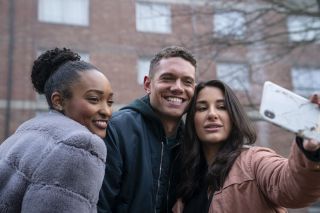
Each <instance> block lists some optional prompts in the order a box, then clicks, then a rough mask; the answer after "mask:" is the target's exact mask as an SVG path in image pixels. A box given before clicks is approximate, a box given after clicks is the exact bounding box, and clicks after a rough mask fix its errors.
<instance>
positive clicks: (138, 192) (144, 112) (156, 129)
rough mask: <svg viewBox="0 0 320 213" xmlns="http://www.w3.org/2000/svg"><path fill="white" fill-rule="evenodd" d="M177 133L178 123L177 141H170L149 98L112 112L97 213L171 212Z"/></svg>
mask: <svg viewBox="0 0 320 213" xmlns="http://www.w3.org/2000/svg"><path fill="white" fill-rule="evenodd" d="M181 129H182V122H181V124H180V125H179V128H178V131H177V138H176V141H175V143H174V144H171V143H168V140H167V138H166V136H165V132H164V128H163V126H162V123H161V122H160V120H159V118H158V117H157V115H156V114H155V113H154V111H153V110H152V108H151V106H150V102H149V98H148V96H145V97H143V98H141V99H137V100H135V101H134V102H133V103H131V104H130V105H128V106H127V107H124V108H122V109H121V110H120V111H118V112H116V113H114V115H113V116H112V118H111V120H110V122H109V124H108V129H107V137H106V139H105V143H106V145H107V152H108V153H107V156H108V157H107V162H106V172H105V177H104V181H103V185H102V189H101V191H100V197H99V202H98V212H100V213H102V212H113V213H135V212H137V213H158V212H161V213H163V212H171V207H172V205H173V202H174V201H175V195H174V191H175V190H174V189H173V188H174V187H175V183H173V182H172V181H171V180H170V177H171V174H172V172H173V164H174V162H175V158H176V156H175V155H176V153H177V151H178V150H177V149H178V145H179V142H178V141H179V140H180V138H181V133H182V131H181ZM169 188H170V190H169Z"/></svg>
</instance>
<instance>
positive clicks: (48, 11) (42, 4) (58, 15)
mask: <svg viewBox="0 0 320 213" xmlns="http://www.w3.org/2000/svg"><path fill="white" fill-rule="evenodd" d="M61 8H62V0H55V1H52V0H39V1H38V19H39V21H44V22H53V23H59V22H61V21H62V10H61Z"/></svg>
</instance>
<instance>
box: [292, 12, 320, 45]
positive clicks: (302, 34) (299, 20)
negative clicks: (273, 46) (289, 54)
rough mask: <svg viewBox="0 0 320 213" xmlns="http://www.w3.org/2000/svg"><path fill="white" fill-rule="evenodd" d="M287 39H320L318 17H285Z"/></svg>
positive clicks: (319, 20)
mask: <svg viewBox="0 0 320 213" xmlns="http://www.w3.org/2000/svg"><path fill="white" fill-rule="evenodd" d="M287 27H288V33H289V40H290V41H292V42H303V41H312V40H314V39H315V40H319V39H320V18H316V17H310V16H289V17H288V18H287Z"/></svg>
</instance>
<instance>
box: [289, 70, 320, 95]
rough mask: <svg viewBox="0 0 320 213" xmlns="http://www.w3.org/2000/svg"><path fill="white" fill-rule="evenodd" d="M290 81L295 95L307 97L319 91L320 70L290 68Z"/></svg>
mask: <svg viewBox="0 0 320 213" xmlns="http://www.w3.org/2000/svg"><path fill="white" fill-rule="evenodd" d="M291 80H292V85H293V90H294V92H295V93H297V94H300V95H302V96H305V97H309V96H310V95H311V94H312V93H313V92H318V91H320V85H319V82H320V68H308V67H299V68H292V69H291Z"/></svg>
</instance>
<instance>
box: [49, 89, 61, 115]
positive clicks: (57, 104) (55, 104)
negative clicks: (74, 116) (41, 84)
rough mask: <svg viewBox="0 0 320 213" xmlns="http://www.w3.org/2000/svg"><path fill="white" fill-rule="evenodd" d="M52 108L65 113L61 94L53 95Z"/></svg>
mask: <svg viewBox="0 0 320 213" xmlns="http://www.w3.org/2000/svg"><path fill="white" fill-rule="evenodd" d="M51 102H52V106H53V108H54V109H55V110H57V111H59V112H62V111H63V98H62V95H61V94H60V93H59V92H53V93H52V95H51Z"/></svg>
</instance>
